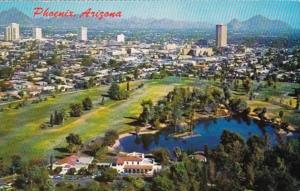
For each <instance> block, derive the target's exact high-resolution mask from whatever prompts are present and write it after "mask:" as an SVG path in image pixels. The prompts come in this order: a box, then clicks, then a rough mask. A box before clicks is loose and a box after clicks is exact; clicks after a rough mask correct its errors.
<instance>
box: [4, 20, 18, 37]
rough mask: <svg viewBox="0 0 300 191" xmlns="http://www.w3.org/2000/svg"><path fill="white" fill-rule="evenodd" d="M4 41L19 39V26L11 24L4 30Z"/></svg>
mask: <svg viewBox="0 0 300 191" xmlns="http://www.w3.org/2000/svg"><path fill="white" fill-rule="evenodd" d="M4 39H5V41H14V40H19V39H20V28H19V24H17V23H11V24H10V25H9V26H7V27H6V28H5V34H4Z"/></svg>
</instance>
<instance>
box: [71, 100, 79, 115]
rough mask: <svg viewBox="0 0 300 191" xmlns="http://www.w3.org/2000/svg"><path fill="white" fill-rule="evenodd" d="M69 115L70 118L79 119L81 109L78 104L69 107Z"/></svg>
mask: <svg viewBox="0 0 300 191" xmlns="http://www.w3.org/2000/svg"><path fill="white" fill-rule="evenodd" d="M70 109H71V111H70V115H71V117H80V116H81V114H82V107H81V105H80V104H78V103H74V104H71V105H70Z"/></svg>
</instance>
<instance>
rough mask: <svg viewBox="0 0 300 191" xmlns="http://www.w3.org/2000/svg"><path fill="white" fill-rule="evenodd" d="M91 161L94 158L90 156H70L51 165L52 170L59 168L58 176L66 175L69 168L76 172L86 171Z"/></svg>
mask: <svg viewBox="0 0 300 191" xmlns="http://www.w3.org/2000/svg"><path fill="white" fill-rule="evenodd" d="M93 160H94V157H90V156H77V155H71V156H68V157H66V158H63V159H60V160H58V161H56V162H55V163H54V164H53V166H52V168H53V169H55V168H61V172H60V173H59V174H66V173H67V172H68V171H69V170H70V169H71V168H74V169H76V171H78V170H79V169H81V168H86V169H87V168H88V166H89V165H90V164H91V163H92V161H93Z"/></svg>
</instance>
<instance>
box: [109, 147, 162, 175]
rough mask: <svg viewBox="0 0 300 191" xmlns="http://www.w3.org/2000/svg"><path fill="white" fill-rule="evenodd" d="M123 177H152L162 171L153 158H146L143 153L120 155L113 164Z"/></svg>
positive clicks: (112, 166)
mask: <svg viewBox="0 0 300 191" xmlns="http://www.w3.org/2000/svg"><path fill="white" fill-rule="evenodd" d="M111 168H114V169H116V170H117V171H118V173H119V174H122V175H137V176H152V175H153V174H154V173H155V172H158V171H160V170H161V169H162V166H161V165H160V164H159V163H157V162H155V160H154V159H153V158H146V157H145V156H144V154H142V153H135V152H134V153H129V154H126V155H119V156H118V157H117V158H116V160H115V162H113V163H112V164H111Z"/></svg>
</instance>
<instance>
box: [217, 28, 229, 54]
mask: <svg viewBox="0 0 300 191" xmlns="http://www.w3.org/2000/svg"><path fill="white" fill-rule="evenodd" d="M216 46H217V47H218V48H220V47H224V46H227V26H226V25H223V24H219V25H216Z"/></svg>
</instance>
